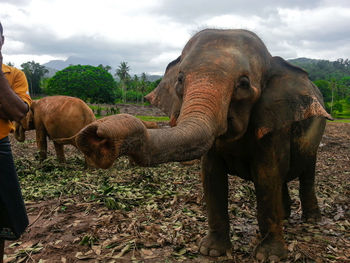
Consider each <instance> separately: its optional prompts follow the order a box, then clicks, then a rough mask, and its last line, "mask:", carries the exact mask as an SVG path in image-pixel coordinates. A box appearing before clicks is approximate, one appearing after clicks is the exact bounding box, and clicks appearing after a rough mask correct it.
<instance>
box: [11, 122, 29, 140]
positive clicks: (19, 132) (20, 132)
mask: <svg viewBox="0 0 350 263" xmlns="http://www.w3.org/2000/svg"><path fill="white" fill-rule="evenodd" d="M14 135H15V138H16V140H17V141H19V142H24V140H25V139H26V135H25V130H24V128H23V126H22V125H20V124H18V123H16V124H15V134H14Z"/></svg>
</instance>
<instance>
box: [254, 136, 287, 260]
mask: <svg viewBox="0 0 350 263" xmlns="http://www.w3.org/2000/svg"><path fill="white" fill-rule="evenodd" d="M275 136H276V137H274V136H273V135H271V136H268V138H265V140H264V141H262V142H261V143H260V144H259V145H258V147H256V149H255V150H256V151H255V157H254V161H253V166H252V168H253V171H252V172H253V178H254V179H253V180H254V186H255V191H256V199H257V210H258V211H257V216H258V224H259V230H260V234H261V238H262V239H261V242H260V244H259V245H258V246H257V248H256V250H255V255H256V257H257V259H259V260H260V259H265V260H266V259H268V258H269V257H270V256H272V255H274V256H278V257H279V258H285V257H286V256H287V249H286V247H285V243H284V239H283V234H282V222H283V221H282V220H283V216H285V215H287V214H288V210H289V202H290V200H289V195H288V188H287V185H286V184H284V182H283V180H284V178H286V175H287V171H288V168H289V145H288V143H285V142H286V141H287V140H281V138H283V137H280V135H275ZM286 210H287V211H286Z"/></svg>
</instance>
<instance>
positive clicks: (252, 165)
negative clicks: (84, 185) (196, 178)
mask: <svg viewBox="0 0 350 263" xmlns="http://www.w3.org/2000/svg"><path fill="white" fill-rule="evenodd" d="M147 98H148V99H149V100H150V101H151V102H152V103H153V104H155V105H157V106H159V107H160V108H162V109H163V110H164V111H166V112H167V113H168V114H169V115H170V116H171V122H172V123H173V125H172V126H174V127H171V128H164V129H158V130H148V129H146V128H145V127H144V125H143V124H142V123H141V121H139V120H138V119H136V118H135V117H133V116H130V115H126V114H120V115H115V116H111V117H107V118H104V119H101V120H98V121H96V122H94V123H92V124H90V125H88V126H87V127H86V128H84V129H83V130H82V131H80V133H79V134H78V135H77V136H76V137H75V140H76V142H77V146H78V148H79V149H80V150H81V151H82V152H83V153H84V154H85V155H86V157H87V158H89V159H90V161H91V162H93V163H94V164H95V165H96V166H98V167H102V168H108V167H110V166H111V165H112V164H113V162H114V160H115V159H116V158H118V157H119V156H121V155H128V156H130V157H132V158H133V160H134V161H135V162H136V163H137V164H139V165H142V166H150V165H154V164H158V163H164V162H170V161H186V160H192V159H195V158H199V157H202V164H201V165H202V176H203V187H204V194H205V201H206V204H207V210H208V222H209V232H208V234H207V236H206V237H204V238H203V240H202V242H201V244H200V252H201V253H203V254H205V255H210V256H219V255H222V254H223V253H225V251H226V250H227V249H229V248H230V247H231V242H230V236H229V215H228V204H227V202H228V200H227V197H228V182H227V179H228V178H227V176H228V174H232V175H238V176H240V177H242V178H245V179H248V180H252V181H253V182H254V186H255V190H256V197H257V218H258V224H259V230H260V235H261V237H262V238H261V242H260V244H259V245H258V246H257V248H256V250H255V253H256V254H257V255H259V258H262V257H264V258H267V257H269V256H271V255H276V256H279V257H284V256H286V254H287V250H286V248H285V243H284V239H283V234H282V219H283V217H287V216H288V215H289V213H290V197H289V194H288V188H287V182H288V181H290V180H292V179H295V178H299V181H300V199H301V205H302V212H303V217H304V218H305V219H312V220H314V219H319V218H320V210H319V207H318V204H317V199H316V195H315V189H314V177H315V163H316V152H317V149H318V145H319V143H320V140H321V137H322V134H323V131H324V128H325V124H326V118H328V119H332V117H331V116H330V115H329V114H328V113H327V112H326V111H325V109H324V106H323V100H322V96H321V93H320V92H319V90H318V89H317V87H316V86H315V85H314V84H313V83H312V82H311V81H310V80H309V79H308V75H307V73H306V72H304V71H303V70H302V69H300V68H297V67H294V66H292V65H290V64H288V63H287V62H286V61H284V60H283V59H282V58H280V57H272V56H271V55H270V53H269V52H268V50H267V49H266V47H265V45H264V44H263V42H262V41H261V40H260V39H259V38H258V37H257V36H256V35H255V34H254V33H252V32H249V31H246V30H214V29H207V30H203V31H201V32H199V33H197V34H196V35H194V36H193V37H192V38H191V39H190V40H189V41H188V43H187V44H186V46H185V47H184V49H183V51H182V54H181V56H180V57H179V58H178V59H177V60H175V61H173V62H172V63H170V64H169V65H168V67H167V69H166V72H165V76H164V78H163V80H162V81H161V83H160V84H159V86H158V87H157V88H156V89H155V90H154V91H153V92H152V93H151V94H149V95H148V96H147Z"/></svg>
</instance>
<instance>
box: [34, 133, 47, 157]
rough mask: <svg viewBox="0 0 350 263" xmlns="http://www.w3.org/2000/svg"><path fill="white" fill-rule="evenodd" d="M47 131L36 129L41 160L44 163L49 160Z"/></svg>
mask: <svg viewBox="0 0 350 263" xmlns="http://www.w3.org/2000/svg"><path fill="white" fill-rule="evenodd" d="M46 135H47V134H46V131H45V129H44V128H43V127H40V128H36V145H37V147H38V149H39V159H40V161H43V160H45V159H46V158H47V140H46Z"/></svg>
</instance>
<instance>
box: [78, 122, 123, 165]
mask: <svg viewBox="0 0 350 263" xmlns="http://www.w3.org/2000/svg"><path fill="white" fill-rule="evenodd" d="M97 133H98V126H97V125H89V126H87V127H86V128H84V129H83V130H82V131H81V133H80V134H79V135H78V136H77V138H76V144H77V147H78V148H79V149H80V150H81V151H82V152H83V154H84V155H85V156H86V158H87V159H89V161H90V163H92V164H93V165H94V166H95V167H99V168H103V169H107V168H109V167H111V166H112V165H113V162H114V160H115V158H116V156H117V155H118V153H117V152H116V151H117V150H116V147H115V142H114V141H113V140H111V139H109V138H102V137H99V136H98V135H97Z"/></svg>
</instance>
